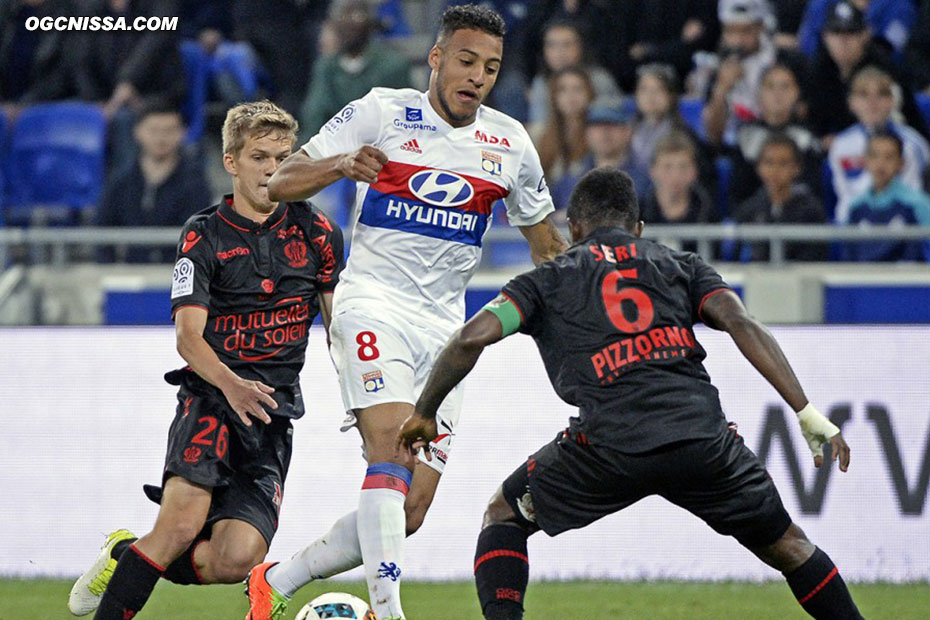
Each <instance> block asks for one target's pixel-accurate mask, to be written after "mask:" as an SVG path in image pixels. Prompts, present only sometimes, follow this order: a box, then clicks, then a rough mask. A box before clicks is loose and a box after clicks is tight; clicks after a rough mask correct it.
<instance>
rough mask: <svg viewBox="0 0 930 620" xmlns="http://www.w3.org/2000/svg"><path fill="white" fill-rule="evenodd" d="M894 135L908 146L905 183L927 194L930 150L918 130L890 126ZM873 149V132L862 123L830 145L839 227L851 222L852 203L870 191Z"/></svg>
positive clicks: (902, 176) (845, 130)
mask: <svg viewBox="0 0 930 620" xmlns="http://www.w3.org/2000/svg"><path fill="white" fill-rule="evenodd" d="M887 128H888V129H889V130H890V131H893V132H894V133H895V134H896V135H897V136H898V137H899V138H901V142H902V144H903V146H904V168H903V169H902V170H901V180H902V181H903V182H904V184H905V185H908V186H909V187H912V188H913V189H916V190H918V191H922V190H923V179H922V178H921V174H922V172H923V169H924V168H925V167H926V166H927V164H928V163H930V146H928V144H927V141H926V140H925V139H924V137H923V136H922V135H920V133H919V132H917V130H915V129H913V128H912V127H908V126H907V125H904V124H901V123H896V122H890V123H889V124H888V127H887ZM868 145H869V131H868V130H867V129H866V128H865V126H863V125H862V124H861V123H856V124H855V125H851V126H849V127H847V128H846V129H844V130H843V131H841V132H840V133H838V134H836V137H835V138H833V142H832V143H831V144H830V152H829V154H828V156H827V160H828V161H829V163H830V172H831V173H832V175H833V190H834V191H835V192H836V210H835V212H834V213H835V214H834V218H833V219H834V220H835V221H836V222H837V223H839V224H845V223H847V222H848V221H849V207H850V205H851V204H852V201H853V200H854V199H856V198H858V197H859V196H861V195H862V194H864V193H866V192H867V191H869V188H870V187H872V175H870V174H869V172H868V170H866V169H865V154H866V150H867V148H868Z"/></svg>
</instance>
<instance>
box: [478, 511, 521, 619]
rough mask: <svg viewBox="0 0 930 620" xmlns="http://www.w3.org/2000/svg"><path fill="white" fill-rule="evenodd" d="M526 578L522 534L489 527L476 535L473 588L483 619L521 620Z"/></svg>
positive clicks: (517, 529)
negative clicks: (476, 587)
mask: <svg viewBox="0 0 930 620" xmlns="http://www.w3.org/2000/svg"><path fill="white" fill-rule="evenodd" d="M529 576H530V564H529V560H528V559H527V557H526V532H525V531H524V530H523V528H521V527H515V526H513V525H489V526H488V527H486V528H484V529H483V530H481V534H479V535H478V547H477V549H476V550H475V585H476V586H478V600H479V601H480V602H481V611H482V613H483V614H484V617H485V618H487V620H521V619H522V618H523V597H524V594H526V584H527V581H528V580H529Z"/></svg>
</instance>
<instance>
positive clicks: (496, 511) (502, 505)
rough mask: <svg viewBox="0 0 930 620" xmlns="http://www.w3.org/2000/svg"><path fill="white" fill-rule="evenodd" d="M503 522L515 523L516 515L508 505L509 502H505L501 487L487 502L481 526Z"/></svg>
mask: <svg viewBox="0 0 930 620" xmlns="http://www.w3.org/2000/svg"><path fill="white" fill-rule="evenodd" d="M505 523H506V524H513V523H517V515H516V514H515V513H514V511H513V508H511V507H510V504H508V503H507V500H506V499H504V492H503V489H500V488H499V489H497V491H496V492H495V493H494V496H493V497H491V501H489V502H488V507H487V508H486V509H485V511H484V522H483V527H488V526H491V525H501V524H505Z"/></svg>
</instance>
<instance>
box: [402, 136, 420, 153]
mask: <svg viewBox="0 0 930 620" xmlns="http://www.w3.org/2000/svg"><path fill="white" fill-rule="evenodd" d="M400 150H402V151H409V152H411V153H417V154H418V155H422V154H423V151H421V150H420V144H419V143H418V142H417V141H416V139H413V140H409V141H407V142H404V143H403V144H402V145H401V147H400Z"/></svg>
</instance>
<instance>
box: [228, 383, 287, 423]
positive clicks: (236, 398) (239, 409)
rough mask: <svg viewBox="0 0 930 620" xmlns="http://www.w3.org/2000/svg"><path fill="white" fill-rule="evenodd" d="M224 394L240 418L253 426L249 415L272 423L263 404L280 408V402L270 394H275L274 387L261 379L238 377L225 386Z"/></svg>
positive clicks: (271, 407)
mask: <svg viewBox="0 0 930 620" xmlns="http://www.w3.org/2000/svg"><path fill="white" fill-rule="evenodd" d="M222 390H223V395H224V396H225V397H226V400H227V401H228V402H229V406H230V407H232V410H233V411H235V412H236V415H238V416H239V419H240V420H242V423H243V424H245V425H246V426H252V421H251V420H250V419H249V416H252V417H253V418H257V419H259V420H261V421H262V422H264V423H265V424H271V416H269V415H268V413H267V412H266V411H265V409H264V408H263V407H262V405H265V406H267V407H269V408H270V409H272V410H274V409H277V408H278V403H276V402H274V399H273V398H272V397H271V396H270V395H271V394H274V388H273V387H269V386H267V385H265V384H264V383H262V382H261V381H250V380H248V379H242V378H241V377H236V378H235V379H233V380H232V381H231V382H230V383H229V384H228V385H225V386H223V388H222Z"/></svg>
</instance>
